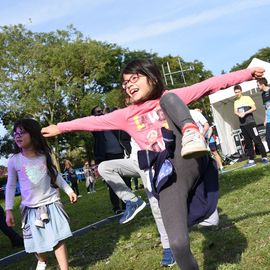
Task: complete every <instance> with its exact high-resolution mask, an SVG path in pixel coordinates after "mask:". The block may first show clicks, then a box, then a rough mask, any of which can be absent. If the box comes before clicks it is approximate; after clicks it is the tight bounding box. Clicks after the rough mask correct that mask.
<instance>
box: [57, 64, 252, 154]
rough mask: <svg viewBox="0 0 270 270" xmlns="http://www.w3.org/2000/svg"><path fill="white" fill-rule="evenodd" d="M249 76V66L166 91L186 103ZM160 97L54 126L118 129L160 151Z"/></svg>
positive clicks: (142, 145)
mask: <svg viewBox="0 0 270 270" xmlns="http://www.w3.org/2000/svg"><path fill="white" fill-rule="evenodd" d="M251 79H252V72H251V70H250V69H245V70H240V71H236V72H232V73H229V74H225V75H220V76H217V77H212V78H210V79H207V80H205V81H203V82H200V83H197V84H194V85H192V86H187V87H183V88H177V89H173V90H170V91H169V92H171V93H174V94H176V95H177V96H178V97H179V98H181V99H182V101H183V102H184V103H185V104H189V103H191V102H192V101H195V100H198V99H200V98H201V97H203V96H206V95H209V94H213V93H215V92H217V91H219V90H221V89H225V88H228V87H230V86H232V85H235V84H239V83H242V82H244V81H249V80H251ZM166 93H168V91H165V92H164V95H166ZM159 101H160V98H159V99H155V100H148V101H146V102H143V103H140V104H136V105H131V106H128V107H126V108H123V109H119V110H116V111H114V112H112V113H109V114H105V115H102V116H89V117H84V118H79V119H76V120H72V121H69V122H63V123H59V124H58V125H57V126H58V128H59V129H60V131H61V132H70V131H102V130H117V129H121V130H124V131H126V132H127V133H129V135H130V136H131V137H133V138H134V140H135V141H136V142H137V144H138V145H139V146H140V148H141V149H148V150H153V151H161V150H163V149H164V142H163V139H162V134H161V127H167V122H166V119H165V117H164V114H163V112H162V109H161V107H160V105H159Z"/></svg>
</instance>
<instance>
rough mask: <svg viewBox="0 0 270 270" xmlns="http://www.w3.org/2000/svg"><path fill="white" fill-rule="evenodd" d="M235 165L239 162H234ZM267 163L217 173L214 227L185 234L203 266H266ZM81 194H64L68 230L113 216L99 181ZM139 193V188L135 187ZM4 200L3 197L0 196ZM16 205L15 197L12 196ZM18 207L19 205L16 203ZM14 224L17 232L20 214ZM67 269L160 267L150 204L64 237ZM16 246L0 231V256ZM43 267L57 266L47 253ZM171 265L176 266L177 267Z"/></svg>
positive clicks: (257, 269) (29, 261) (258, 269)
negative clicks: (73, 198) (122, 220)
mask: <svg viewBox="0 0 270 270" xmlns="http://www.w3.org/2000/svg"><path fill="white" fill-rule="evenodd" d="M235 166H239V163H238V164H235V165H234V167H235ZM269 186H270V165H266V166H263V165H261V164H259V162H258V163H257V166H256V167H253V168H249V169H245V170H244V169H239V170H235V171H231V172H229V173H226V174H224V175H221V177H220V199H219V205H218V208H219V213H220V225H219V228H218V230H215V231H211V230H205V229H197V228H194V229H193V230H192V231H191V233H190V239H191V247H192V251H193V253H194V255H195V257H196V259H197V260H198V263H199V265H200V269H204V270H212V269H213V270H214V269H218V270H225V269H226V270H240V269H241V270H268V269H270V256H269V253H270V244H269V243H270V229H269V225H270V188H269ZM79 187H80V190H81V192H82V195H83V197H82V198H80V199H79V201H78V203H77V204H75V205H71V204H69V203H68V200H67V197H66V196H65V195H64V194H63V196H62V198H63V202H64V203H65V209H66V211H67V212H68V214H69V216H70V219H71V222H70V224H71V228H72V230H73V231H75V230H77V229H79V228H82V227H84V226H86V225H88V224H91V223H95V222H97V221H99V220H102V219H104V218H106V217H107V216H110V215H112V211H111V209H110V208H111V207H110V203H109V199H108V192H107V189H106V186H105V185H104V183H102V182H98V184H97V193H94V194H87V193H86V190H85V187H84V183H80V186H79ZM137 193H138V194H139V195H141V196H142V197H143V198H145V194H144V192H143V190H139V191H138V192H137ZM0 203H1V205H2V206H3V205H4V202H3V200H2V201H0ZM16 204H17V205H19V197H16ZM16 209H17V210H18V207H16ZM16 215H17V227H16V230H17V231H19V224H20V223H19V214H18V211H16ZM67 246H68V252H69V261H70V269H74V270H75V269H80V270H87V269H91V270H103V269H104V270H105V269H120V270H121V269H123V270H124V269H125V270H131V269H138V270H156V269H161V267H160V265H159V261H160V259H161V254H162V247H161V245H160V241H159V236H158V233H157V231H156V227H155V224H154V221H153V218H152V215H151V211H150V209H149V208H146V209H145V210H143V211H142V212H141V213H139V214H138V216H137V217H136V218H135V219H134V220H132V221H131V222H130V223H128V224H125V225H119V224H118V221H113V222H111V223H110V224H107V225H105V226H103V227H102V228H99V229H96V230H93V231H90V232H88V233H86V234H84V235H82V236H79V237H73V238H70V239H68V240H67ZM17 251H18V250H13V249H11V248H10V243H9V240H8V238H7V237H5V236H3V235H2V234H0V257H1V258H3V257H5V256H7V255H10V254H12V253H14V252H17ZM35 266H36V260H35V258H34V256H33V255H27V256H25V257H23V258H21V259H20V260H19V261H17V262H16V263H13V264H10V265H8V266H5V267H1V270H7V269H15V270H16V269H18V270H19V269H20V270H24V269H35ZM47 269H58V268H57V263H56V260H55V258H54V255H53V254H52V253H50V256H49V263H48V268H47ZM171 269H178V268H177V267H176V266H174V267H172V268H171Z"/></svg>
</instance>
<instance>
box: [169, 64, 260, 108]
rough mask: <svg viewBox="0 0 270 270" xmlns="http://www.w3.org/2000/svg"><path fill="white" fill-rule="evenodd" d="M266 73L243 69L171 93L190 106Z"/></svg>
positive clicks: (258, 69) (253, 69) (255, 68)
mask: <svg viewBox="0 0 270 270" xmlns="http://www.w3.org/2000/svg"><path fill="white" fill-rule="evenodd" d="M264 71H265V70H264V69H263V68H261V67H254V68H250V69H243V70H239V71H235V72H231V73H228V74H223V75H220V76H216V77H212V78H210V79H207V80H205V81H202V82H200V83H197V84H194V85H191V86H187V87H183V88H178V89H173V90H171V91H172V92H173V93H175V94H176V95H178V96H179V97H180V98H181V99H182V101H183V102H184V103H185V104H189V103H191V102H192V101H195V100H198V99H200V98H202V97H204V96H207V95H210V94H213V93H215V92H217V91H219V90H221V89H226V88H228V87H230V86H233V85H236V84H239V83H242V82H244V81H250V80H252V79H258V78H261V77H262V76H263V74H264Z"/></svg>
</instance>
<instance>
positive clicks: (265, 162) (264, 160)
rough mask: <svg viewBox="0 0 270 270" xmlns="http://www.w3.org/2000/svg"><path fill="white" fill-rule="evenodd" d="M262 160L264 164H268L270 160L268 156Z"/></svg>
mask: <svg viewBox="0 0 270 270" xmlns="http://www.w3.org/2000/svg"><path fill="white" fill-rule="evenodd" d="M261 162H262V164H263V165H266V164H268V163H269V161H268V159H267V158H262V161H261Z"/></svg>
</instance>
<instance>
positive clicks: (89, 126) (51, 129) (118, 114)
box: [41, 108, 126, 137]
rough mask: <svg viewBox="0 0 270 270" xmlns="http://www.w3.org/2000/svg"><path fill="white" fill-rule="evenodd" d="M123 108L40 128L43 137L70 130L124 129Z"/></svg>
mask: <svg viewBox="0 0 270 270" xmlns="http://www.w3.org/2000/svg"><path fill="white" fill-rule="evenodd" d="M125 115H126V113H125V108H124V109H119V110H116V111H114V112H111V113H107V114H105V115H102V116H88V117H83V118H78V119H75V120H72V121H68V122H63V123H58V124H57V125H50V126H48V127H45V128H42V130H41V133H42V134H43V136H44V137H52V136H57V135H59V134H61V133H64V132H72V131H103V130H117V129H122V130H126V121H125Z"/></svg>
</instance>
